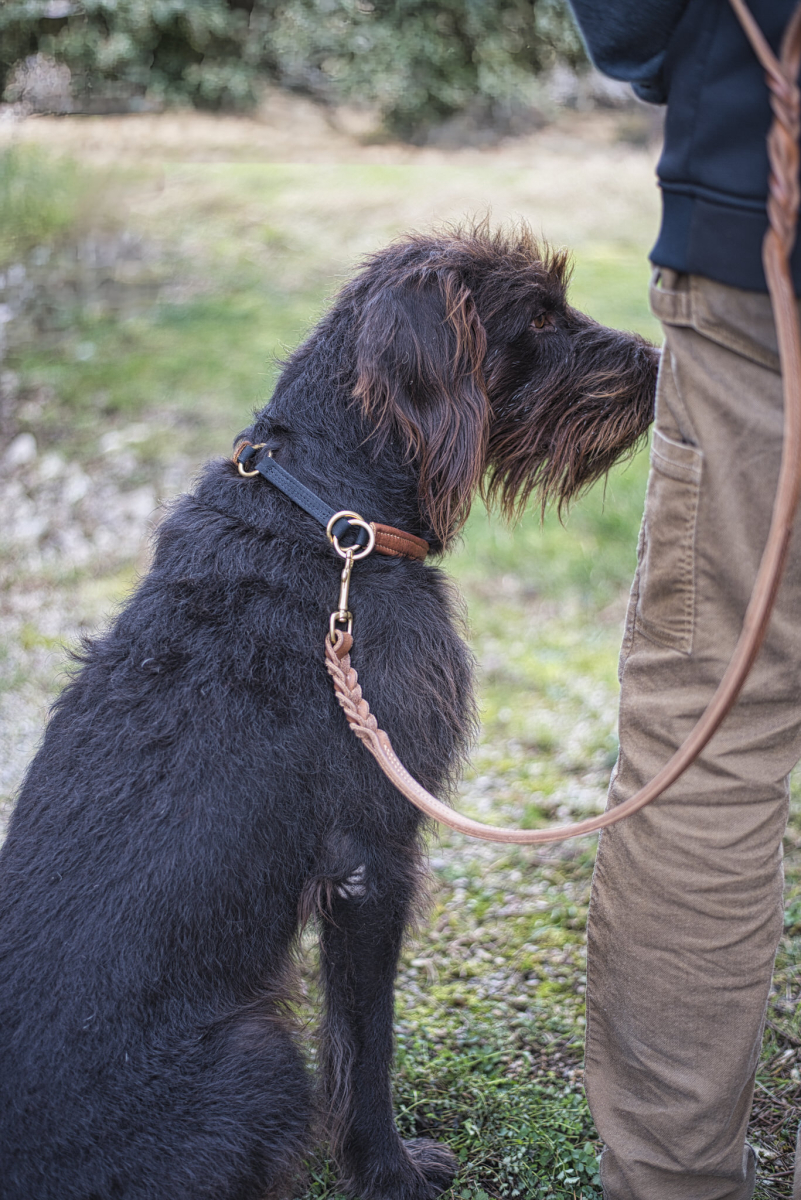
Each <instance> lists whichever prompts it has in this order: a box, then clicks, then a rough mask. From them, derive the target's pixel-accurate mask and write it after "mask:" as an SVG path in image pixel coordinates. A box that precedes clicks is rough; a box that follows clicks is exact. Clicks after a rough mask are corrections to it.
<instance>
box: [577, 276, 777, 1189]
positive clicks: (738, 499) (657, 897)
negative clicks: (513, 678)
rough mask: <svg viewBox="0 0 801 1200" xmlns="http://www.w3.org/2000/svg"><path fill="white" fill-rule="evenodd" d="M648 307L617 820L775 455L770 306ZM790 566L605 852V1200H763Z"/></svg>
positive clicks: (670, 291) (694, 695)
mask: <svg viewBox="0 0 801 1200" xmlns="http://www.w3.org/2000/svg"><path fill="white" fill-rule="evenodd" d="M668 285H669V286H668ZM653 305H654V311H655V312H656V313H657V315H658V316H660V317H661V318H662V320H663V322H664V323H665V332H666V339H667V340H666V347H665V352H664V357H663V364H662V369H661V373H660V381H659V388H658V399H657V418H656V429H655V434H654V446H653V452H652V468H651V475H650V478H649V485H648V496H647V500H646V509H645V517H644V521H643V531H642V535H641V542H640V550H639V567H638V572H637V577H636V578H635V582H634V587H633V589H632V598H631V602H630V606H629V615H628V619H627V629H626V638H625V641H624V646H623V651H622V654H621V684H622V692H621V705H620V757H619V760H618V766H617V768H616V773H615V776H614V778H613V782H612V786H611V790H610V804H613V805H614V804H617V803H619V802H620V801H622V800H624V799H626V798H627V797H628V796H630V795H632V793H633V792H635V791H636V790H637V788H639V787H640V786H641V785H642V784H644V783H645V782H647V780H648V779H650V778H651V777H652V776H653V775H654V774H655V773H656V771H657V769H658V768H659V767H660V766H662V765H663V763H664V762H665V761H666V760H667V759H668V758H669V756H670V754H671V753H672V752H673V750H674V749H675V748H676V747H677V746H678V745H679V744H680V743H681V742H682V740H683V739H684V737H685V736H686V734H687V732H688V731H689V730H690V728H691V727H692V725H693V724H694V723H695V721H696V719H697V718H698V716H699V715H700V713H701V712H702V710H703V708H704V707H705V705H706V703H707V701H708V700H709V698H710V696H711V695H712V692H713V691H714V688H715V686H716V685H717V683H718V681H719V680H720V677H721V675H722V674H723V671H724V669H725V666H726V664H727V662H728V660H729V658H730V656H731V653H732V650H733V648H734V644H735V642H736V640H737V637H738V635H739V632H740V627H741V624H742V618H743V613H744V611H745V607H746V604H747V602H748V598H749V595H750V590H751V586H752V583H753V579H754V576H755V574H756V570H757V566H758V563H759V559H760V556H761V553H762V548H763V546H764V544H765V539H766V536H767V531H768V526H769V523H770V512H771V507H772V502H773V495H774V492H775V487H776V478H777V473H778V466H779V458H780V453H781V440H782V402H781V385H780V379H779V376H778V373H777V361H776V351H775V337H774V335H773V327H772V321H771V318H770V309H769V302H768V299H767V297H766V296H759V295H757V294H754V293H744V292H739V291H736V290H735V289H732V288H726V287H723V286H721V285H718V284H712V283H708V282H707V281H704V280H700V279H688V278H687V277H675V276H673V275H672V273H671V275H670V277H669V278H668V277H667V275H666V274H665V276H664V277H663V286H662V287H661V288H659V289H654V293H653ZM799 548H801V537H798V536H796V537H794V539H793V545H792V547H791V553H790V560H789V563H788V569H787V574H786V578H785V582H784V583H783V585H782V588H781V591H780V594H779V598H778V604H777V610H776V613H775V615H774V618H773V621H772V624H771V628H770V631H769V634H768V638H767V641H766V644H765V646H764V648H763V650H762V652H761V654H760V657H759V659H758V660H757V663H756V665H755V667H754V670H753V671H752V674H751V677H750V679H749V680H748V682H747V684H746V687H745V691H744V693H743V696H742V698H741V699H740V701H739V702H738V704H737V706H736V708H735V709H734V711H733V712H732V713H731V714H730V715H729V717H728V718H727V720H726V722H725V723H724V725H723V727H722V729H721V730H720V731H719V732H718V734H717V735H716V736H715V738H714V739H713V741H712V742H711V743H710V745H709V747H708V748H707V749H706V751H705V752H704V753H703V755H702V758H701V761H700V762H698V763H696V764H695V765H694V766H693V767H691V768H690V770H689V771H688V772H687V773H686V774H685V775H684V776H683V778H682V779H680V780H679V781H678V783H676V784H675V785H674V786H673V787H672V788H670V790H669V791H668V793H667V795H666V796H664V797H662V798H661V799H659V800H657V801H656V802H655V803H654V804H652V805H651V806H650V807H649V808H647V809H645V810H644V811H643V812H641V813H639V814H637V815H636V816H634V817H632V818H630V819H629V820H627V821H624V822H622V823H621V824H620V825H617V826H615V827H614V828H612V829H610V830H608V831H606V832H605V833H604V834H603V835H602V837H601V844H600V846H599V851H598V860H597V865H596V870H595V877H594V881H593V896H592V902H591V905H590V918H589V967H588V989H587V992H588V994H587V1002H588V1031H587V1055H586V1083H587V1094H588V1098H589V1102H590V1107H591V1109H592V1113H593V1117H594V1119H595V1123H596V1125H597V1128H598V1131H599V1134H600V1136H601V1138H602V1139H603V1141H604V1143H605V1145H606V1149H605V1151H604V1155H603V1158H602V1163H601V1178H602V1181H603V1186H604V1194H605V1196H606V1198H607V1200H748V1198H749V1197H750V1196H751V1195H752V1193H753V1189H754V1163H753V1154H752V1153H751V1151H750V1150H748V1149H747V1148H746V1146H745V1131H746V1125H747V1122H748V1115H749V1110H750V1107H751V1098H752V1093H753V1086H754V1073H755V1070H756V1065H757V1061H758V1056H759V1048H760V1041H761V1034H762V1027H763V1022H764V1015H765V1006H766V1002H767V996H768V989H769V986H770V979H771V972H772V966H773V959H774V954H775V949H776V945H777V942H778V938H779V934H780V931H781V926H782V868H781V838H782V833H783V830H784V825H785V820H786V810H787V775H788V772H789V771H790V770H791V768H792V767H793V766H794V764H795V763H796V762H797V760H798V759H799V757H801V552H800V549H799Z"/></svg>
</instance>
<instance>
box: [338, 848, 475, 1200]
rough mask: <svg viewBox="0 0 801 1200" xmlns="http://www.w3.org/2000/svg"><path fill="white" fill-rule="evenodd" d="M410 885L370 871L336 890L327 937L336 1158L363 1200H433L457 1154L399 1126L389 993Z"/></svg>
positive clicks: (350, 1190)
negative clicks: (403, 1133) (409, 1137)
mask: <svg viewBox="0 0 801 1200" xmlns="http://www.w3.org/2000/svg"><path fill="white" fill-rule="evenodd" d="M411 893H412V888H411V887H410V886H409V885H408V883H406V882H405V881H404V882H402V883H401V882H399V881H398V880H397V878H395V879H394V880H393V879H391V878H388V877H387V876H386V875H385V876H384V878H383V879H381V880H378V881H376V880H373V879H371V878H370V877H369V876H368V874H367V869H366V868H365V867H360V868H358V869H357V870H356V871H354V872H353V873H352V874H351V875H350V877H349V878H348V879H347V880H346V881H345V883H344V884H342V885H340V886H339V887H338V888H337V889H336V890H335V892H334V894H333V897H332V900H331V902H330V906H329V908H328V911H327V913H326V916H325V919H324V926H323V934H322V964H323V967H322V969H323V977H324V981H325V992H326V1012H325V1019H324V1023H323V1070H324V1073H325V1082H326V1089H327V1101H328V1108H329V1112H330V1136H331V1143H332V1148H333V1152H334V1155H335V1157H336V1159H337V1161H338V1164H339V1166H340V1169H341V1170H342V1172H343V1175H344V1176H345V1178H344V1181H343V1186H344V1187H345V1188H346V1190H347V1191H348V1193H349V1194H350V1195H353V1196H360V1197H363V1198H364V1200H433V1197H435V1196H437V1195H438V1194H439V1193H440V1192H441V1191H443V1190H444V1189H445V1188H447V1187H449V1186H450V1184H451V1182H452V1181H453V1177H454V1175H455V1173H456V1169H457V1161H456V1158H455V1156H454V1155H453V1154H452V1153H451V1152H450V1151H449V1150H447V1149H446V1148H445V1147H444V1146H440V1145H438V1144H437V1143H436V1142H432V1141H428V1140H425V1139H417V1140H415V1141H411V1142H403V1141H402V1140H401V1138H400V1136H399V1135H398V1132H397V1129H396V1128H395V1121H394V1117H393V1113H392V1095H391V1091H390V1084H389V1069H390V1064H391V1060H392V1048H393V1039H392V1019H393V988H394V981H395V972H396V968H397V963H398V955H399V953H400V947H401V942H402V939H403V932H404V928H405V925H406V920H407V915H408V911H409V905H410V903H411V900H412V894H411Z"/></svg>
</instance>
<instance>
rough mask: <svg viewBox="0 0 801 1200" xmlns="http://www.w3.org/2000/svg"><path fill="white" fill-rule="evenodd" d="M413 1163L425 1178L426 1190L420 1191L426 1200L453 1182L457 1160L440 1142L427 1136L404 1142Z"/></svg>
mask: <svg viewBox="0 0 801 1200" xmlns="http://www.w3.org/2000/svg"><path fill="white" fill-rule="evenodd" d="M403 1144H404V1146H405V1147H406V1150H407V1152H408V1155H409V1157H410V1158H411V1160H412V1162H413V1163H414V1165H415V1166H416V1167H417V1169H418V1171H420V1173H421V1174H422V1175H423V1177H424V1178H425V1181H426V1183H427V1184H428V1190H427V1191H426V1192H424V1193H421V1196H425V1198H426V1200H433V1197H434V1196H438V1195H439V1194H440V1192H444V1191H445V1190H446V1188H449V1187H450V1186H451V1184H452V1183H453V1180H454V1177H455V1175H456V1172H457V1171H458V1170H459V1160H458V1158H457V1157H456V1155H455V1154H454V1153H453V1151H452V1150H449V1149H448V1147H447V1146H443V1145H441V1143H440V1142H432V1141H431V1140H430V1139H429V1138H414V1140H413V1141H410V1142H404V1143H403Z"/></svg>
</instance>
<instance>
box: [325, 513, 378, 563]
mask: <svg viewBox="0 0 801 1200" xmlns="http://www.w3.org/2000/svg"><path fill="white" fill-rule="evenodd" d="M343 517H346V518H347V521H348V524H349V525H356V526H358V527H359V528H360V529H365V530H366V531H367V545H366V546H362V548H361V550H360V551H359V552H358V553H356V548H355V547H354V546H347V547H346V548H345V549H344V550H343V549H342V547H341V546H340V544H339V539H338V538H337V537H336V535H335V534H334V533H332V530H333V528H334V525H335V524H336V522H337V521H340V520H341V519H342V518H343ZM325 532H326V534H327V536H328V540H329V542H330V543H331V545H332V546H333V547H334V549H335V550H336V552H337V554H338V555H339V557H340V558H347V557H348V554H349V553H350V554H351V561H352V562H357V561H358V560H359V559H360V558H367V555H368V554H372V551H373V547H374V546H375V529H374V528H373V526H372V525H371V524H370V523H369V521H365V519H364V518H363V517H360V516H359V514H358V513H357V512H351V510H350V509H348V508H343V509H342V511H341V512H335V513H334V515H333V517H332V518H331V520H330V521H329V522H328V524H327V525H326V527H325Z"/></svg>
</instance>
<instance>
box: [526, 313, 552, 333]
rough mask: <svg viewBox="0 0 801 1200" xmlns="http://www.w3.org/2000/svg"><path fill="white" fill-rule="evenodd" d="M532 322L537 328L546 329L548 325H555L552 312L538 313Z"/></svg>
mask: <svg viewBox="0 0 801 1200" xmlns="http://www.w3.org/2000/svg"><path fill="white" fill-rule="evenodd" d="M531 324H532V325H533V326H534V328H535V329H544V328H545V327H546V325H553V318H552V316H551V314H550V313H538V314H537V316H536V317H535V318H534V320H533V321H532V322H531Z"/></svg>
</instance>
